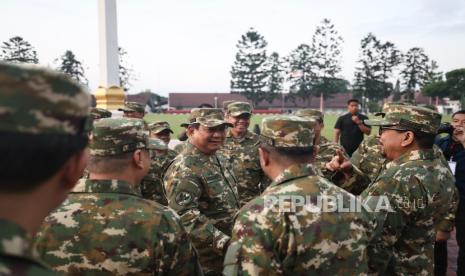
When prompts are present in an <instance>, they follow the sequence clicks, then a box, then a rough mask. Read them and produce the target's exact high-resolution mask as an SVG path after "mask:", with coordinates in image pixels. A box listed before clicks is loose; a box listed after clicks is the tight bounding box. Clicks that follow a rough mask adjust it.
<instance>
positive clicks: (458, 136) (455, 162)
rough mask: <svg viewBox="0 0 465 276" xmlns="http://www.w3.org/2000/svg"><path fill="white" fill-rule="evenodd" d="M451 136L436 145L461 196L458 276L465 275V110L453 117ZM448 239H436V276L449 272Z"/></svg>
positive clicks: (456, 217)
mask: <svg viewBox="0 0 465 276" xmlns="http://www.w3.org/2000/svg"><path fill="white" fill-rule="evenodd" d="M451 125H452V127H453V128H454V130H453V132H452V134H451V135H447V136H445V137H443V138H440V139H438V140H437V141H436V142H435V144H436V145H437V146H438V147H439V148H441V150H442V152H443V154H444V157H445V158H446V159H447V160H448V161H449V164H451V166H450V167H451V169H452V172H453V173H454V175H455V186H456V187H457V189H458V191H459V195H460V201H459V207H458V209H457V213H456V216H455V228H456V231H455V233H456V237H457V244H458V246H459V254H458V259H457V275H465V149H464V147H465V110H460V111H458V112H455V113H454V114H453V115H452V122H451ZM447 239H448V237H444V238H442V239H439V240H438V237H436V243H435V249H434V255H435V271H434V273H435V275H446V270H447Z"/></svg>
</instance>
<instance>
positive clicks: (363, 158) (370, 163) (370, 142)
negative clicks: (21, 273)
mask: <svg viewBox="0 0 465 276" xmlns="http://www.w3.org/2000/svg"><path fill="white" fill-rule="evenodd" d="M350 163H352V165H353V166H357V168H359V169H360V170H361V171H362V172H363V173H364V174H365V175H366V176H368V177H369V178H370V182H373V181H375V179H376V178H377V177H378V175H379V173H380V172H381V168H382V167H383V166H384V164H385V163H386V157H385V156H384V154H383V149H382V147H381V145H380V144H379V141H378V138H377V137H376V136H368V137H366V138H365V139H363V141H362V143H361V144H360V145H359V146H358V148H357V150H356V151H355V152H354V153H353V154H352V157H351V158H350Z"/></svg>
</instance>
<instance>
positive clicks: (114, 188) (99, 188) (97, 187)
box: [73, 179, 141, 196]
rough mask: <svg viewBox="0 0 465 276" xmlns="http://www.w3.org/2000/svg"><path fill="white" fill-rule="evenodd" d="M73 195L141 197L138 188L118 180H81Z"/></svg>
mask: <svg viewBox="0 0 465 276" xmlns="http://www.w3.org/2000/svg"><path fill="white" fill-rule="evenodd" d="M73 193H115V194H130V195H136V196H141V192H140V188H139V186H137V187H132V186H131V185H129V183H128V182H127V181H124V180H118V179H105V180H96V179H81V180H79V182H78V184H77V185H76V187H74V189H73Z"/></svg>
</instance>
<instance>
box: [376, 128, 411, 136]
mask: <svg viewBox="0 0 465 276" xmlns="http://www.w3.org/2000/svg"><path fill="white" fill-rule="evenodd" d="M388 129H389V130H394V131H398V132H404V131H408V129H403V128H394V127H381V126H380V127H379V132H378V134H379V135H381V134H383V132H384V131H385V130H388Z"/></svg>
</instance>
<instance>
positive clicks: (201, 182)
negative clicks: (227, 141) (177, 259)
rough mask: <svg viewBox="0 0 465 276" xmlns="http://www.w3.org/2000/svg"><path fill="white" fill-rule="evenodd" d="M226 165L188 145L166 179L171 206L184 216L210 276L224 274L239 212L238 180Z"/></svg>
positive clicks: (215, 157) (190, 234)
mask: <svg viewBox="0 0 465 276" xmlns="http://www.w3.org/2000/svg"><path fill="white" fill-rule="evenodd" d="M224 162H225V161H223V160H221V161H220V159H219V158H218V156H217V155H216V154H213V155H205V154H204V153H202V152H201V151H200V150H199V149H197V148H196V147H195V146H193V145H192V144H190V143H188V144H187V146H186V149H185V150H184V151H183V152H182V153H181V154H179V155H178V156H177V157H176V158H175V159H174V161H173V163H171V165H170V166H169V167H168V169H167V171H166V172H165V176H164V185H165V191H166V194H167V199H168V206H169V207H171V208H172V209H173V210H175V211H176V212H177V213H178V214H179V215H180V216H181V221H182V222H183V224H184V226H185V227H186V230H187V231H188V232H189V236H190V238H191V240H192V242H193V243H194V246H195V247H196V248H197V250H198V251H199V255H200V263H201V265H202V268H203V269H204V270H205V272H206V274H209V273H218V274H219V273H221V271H222V268H223V257H224V254H223V252H224V251H225V249H226V246H227V243H228V241H229V239H230V234H231V229H232V223H233V217H234V215H235V214H236V212H237V211H238V210H239V195H238V193H237V186H236V180H235V179H234V177H233V175H232V173H231V172H230V171H229V170H228V169H227V168H226V167H225V166H224V165H223V164H224Z"/></svg>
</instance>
